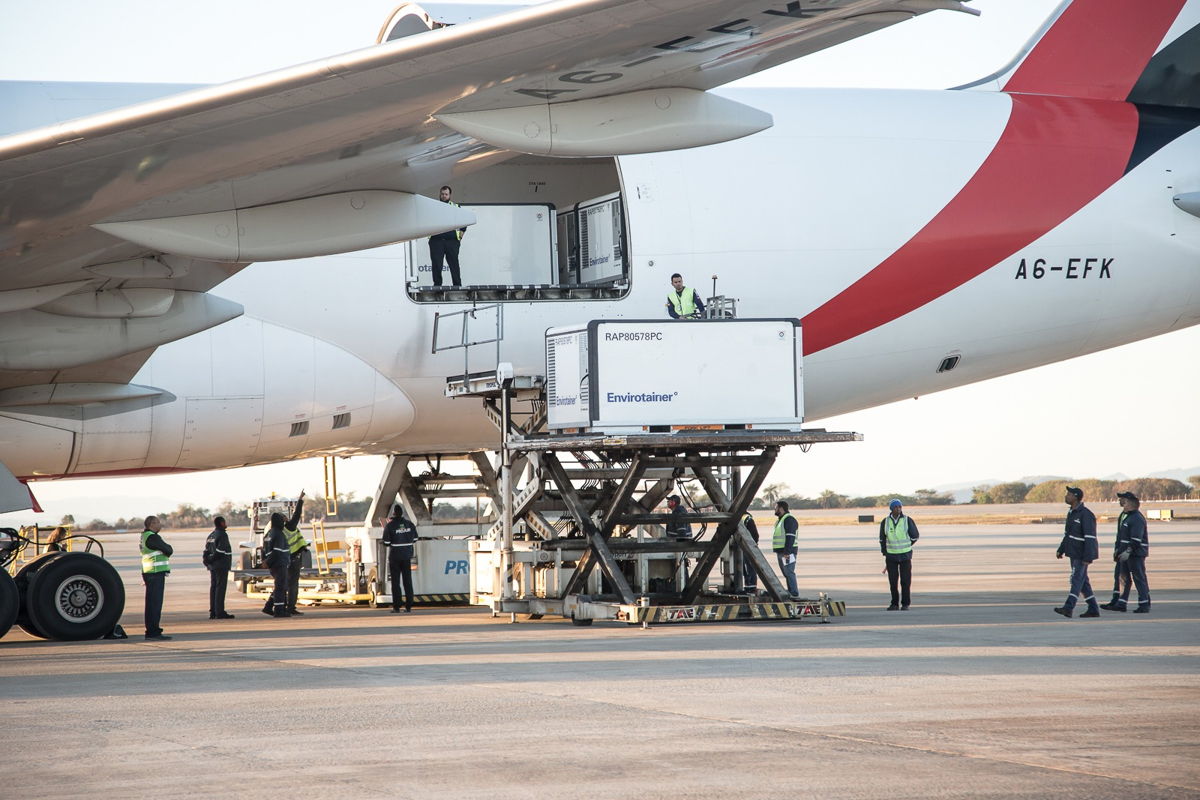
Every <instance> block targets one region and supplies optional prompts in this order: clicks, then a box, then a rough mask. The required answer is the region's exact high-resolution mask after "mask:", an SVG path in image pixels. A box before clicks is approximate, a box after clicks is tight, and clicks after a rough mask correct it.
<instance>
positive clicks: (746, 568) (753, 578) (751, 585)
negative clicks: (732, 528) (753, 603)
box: [742, 511, 758, 594]
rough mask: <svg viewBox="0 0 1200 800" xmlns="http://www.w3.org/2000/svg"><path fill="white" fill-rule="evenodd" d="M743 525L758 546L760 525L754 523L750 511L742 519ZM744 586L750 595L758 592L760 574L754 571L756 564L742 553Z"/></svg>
mask: <svg viewBox="0 0 1200 800" xmlns="http://www.w3.org/2000/svg"><path fill="white" fill-rule="evenodd" d="M742 525H744V526H745V527H746V532H747V533H749V534H750V538H751V539H753V540H754V544H755V546H757V545H758V525H757V524H755V522H754V515H753V514H751V513H750V512H749V511H747V512H746V513H745V515H744V516H743V517H742ZM742 585H743V586H744V587H745V589H746V591H747V592H749V593H750V594H755V593H756V592H758V572H757V571H756V570H755V569H754V563H753V562H752V561H751V560H750V556H748V555H746V554H745V553H742Z"/></svg>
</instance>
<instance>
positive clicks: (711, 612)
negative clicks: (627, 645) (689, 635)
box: [636, 604, 745, 622]
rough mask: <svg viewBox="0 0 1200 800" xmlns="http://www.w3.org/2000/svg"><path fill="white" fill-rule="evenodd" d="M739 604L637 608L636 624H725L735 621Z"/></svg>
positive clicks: (739, 608)
mask: <svg viewBox="0 0 1200 800" xmlns="http://www.w3.org/2000/svg"><path fill="white" fill-rule="evenodd" d="M744 607H745V606H743V605H741V604H732V605H730V604H721V605H699V606H653V607H651V608H639V609H638V616H637V620H636V621H637V622H727V621H728V620H731V619H737V617H738V614H739V613H741V610H742V609H743V608H744Z"/></svg>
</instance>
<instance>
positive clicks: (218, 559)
mask: <svg viewBox="0 0 1200 800" xmlns="http://www.w3.org/2000/svg"><path fill="white" fill-rule="evenodd" d="M204 566H206V567H208V618H209V619H226V618H228V617H229V616H230V615H229V614H226V613H225V587H226V585H227V584H228V582H229V568H230V567H232V566H233V548H232V547H231V546H230V544H229V534H228V533H226V532H225V530H224V529H222V528H213V532H212V533H210V534H209V535H208V539H206V540H205V542H204Z"/></svg>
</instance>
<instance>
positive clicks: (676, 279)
mask: <svg viewBox="0 0 1200 800" xmlns="http://www.w3.org/2000/svg"><path fill="white" fill-rule="evenodd" d="M667 313H668V314H670V315H671V319H699V318H700V317H702V316H704V303H702V302H700V295H698V294H696V290H695V289H693V288H692V287H690V286H684V285H683V276H682V275H680V274H679V273H678V272H676V273H675V274H674V275H672V276H671V291H669V292H667Z"/></svg>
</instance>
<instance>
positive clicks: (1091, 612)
mask: <svg viewBox="0 0 1200 800" xmlns="http://www.w3.org/2000/svg"><path fill="white" fill-rule="evenodd" d="M1098 616H1100V609H1098V608H1089V609H1088V610H1087V611H1085V612H1083V613H1082V614H1080V615H1079V618H1080V619H1083V618H1084V617H1098Z"/></svg>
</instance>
